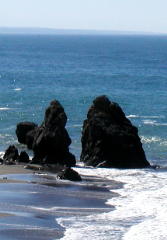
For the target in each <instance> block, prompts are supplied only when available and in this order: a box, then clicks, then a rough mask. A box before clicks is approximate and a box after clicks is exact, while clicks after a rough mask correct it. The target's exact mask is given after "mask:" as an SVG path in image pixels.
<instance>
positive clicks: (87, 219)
mask: <svg viewBox="0 0 167 240" xmlns="http://www.w3.org/2000/svg"><path fill="white" fill-rule="evenodd" d="M77 171H78V172H79V173H80V174H84V175H91V176H98V177H99V176H101V177H102V178H107V179H110V180H111V179H114V180H115V181H119V182H123V183H124V187H123V188H119V189H114V190H113V189H111V191H112V192H113V191H114V192H116V193H118V194H119V195H118V196H117V197H113V198H111V199H108V201H107V204H108V205H109V206H110V205H112V206H115V210H113V211H110V212H107V213H102V214H92V215H89V216H73V217H68V216H66V217H63V218H59V219H58V223H59V224H60V225H61V226H63V227H65V229H66V231H65V235H64V237H63V238H62V239H63V240H67V239H68V240H72V239H73V240H77V239H88V240H91V239H95V240H120V239H123V240H134V239H135V240H138V239H143V240H146V239H147V240H152V239H159V240H163V239H166V235H167V230H166V224H167V221H166V214H167V188H166V185H167V175H166V172H160V171H158V170H157V171H155V170H151V169H146V170H119V169H91V168H89V169H88V168H87V169H86V168H85V169H84V168H78V169H77ZM157 222H158V223H159V224H157Z"/></svg>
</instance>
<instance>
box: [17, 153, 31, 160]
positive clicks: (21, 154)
mask: <svg viewBox="0 0 167 240" xmlns="http://www.w3.org/2000/svg"><path fill="white" fill-rule="evenodd" d="M17 161H18V162H20V163H29V162H30V159H29V156H28V154H27V153H26V152H25V151H21V152H20V155H19V157H18V159H17Z"/></svg>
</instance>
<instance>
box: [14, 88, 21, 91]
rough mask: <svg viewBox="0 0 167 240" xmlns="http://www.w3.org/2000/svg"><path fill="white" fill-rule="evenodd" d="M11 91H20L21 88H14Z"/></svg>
mask: <svg viewBox="0 0 167 240" xmlns="http://www.w3.org/2000/svg"><path fill="white" fill-rule="evenodd" d="M13 90H14V91H21V90H22V88H14V89H13Z"/></svg>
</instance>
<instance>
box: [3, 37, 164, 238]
mask: <svg viewBox="0 0 167 240" xmlns="http://www.w3.org/2000/svg"><path fill="white" fill-rule="evenodd" d="M0 83H1V85H0V152H3V151H4V150H5V149H6V148H7V147H8V146H9V144H16V146H17V147H18V148H19V149H23V148H24V147H23V146H21V145H20V144H18V143H17V139H16V136H15V129H16V124H17V123H18V122H20V121H34V122H36V123H38V124H40V123H41V122H42V120H43V117H44V112H45V109H46V108H47V106H48V105H49V103H50V101H52V100H53V99H58V100H59V101H60V102H61V103H62V105H63V106H64V108H65V111H66V113H67V115H68V123H67V130H68V132H69V134H70V136H71V138H72V144H71V146H70V147H71V151H72V152H73V153H74V154H75V155H76V156H77V159H79V155H80V151H81V144H80V137H81V129H82V124H83V120H84V119H85V118H86V114H87V111H88V108H89V106H90V105H91V103H92V100H93V99H94V98H95V97H97V96H99V95H104V94H105V95H107V96H108V97H109V98H110V100H112V101H115V102H117V103H119V104H120V106H121V107H122V108H123V110H124V112H125V114H126V116H127V117H128V118H129V119H130V120H131V121H132V123H133V124H134V125H136V126H137V127H138V129H139V135H140V137H141V140H142V143H143V147H144V150H145V153H146V156H147V159H148V160H149V161H150V162H151V163H153V164H158V165H161V166H162V167H163V168H162V169H158V170H153V169H143V170H141V169H139V170H137V169H136V170H135V169H134V170H124V171H123V170H119V169H96V168H94V169H93V168H84V167H77V168H76V169H77V171H78V172H79V173H80V174H84V175H88V176H89V177H90V176H94V177H95V176H96V177H98V178H102V179H103V185H104V186H107V184H108V182H107V181H106V182H105V179H108V180H109V181H112V180H115V181H117V182H122V183H123V186H122V185H121V186H122V187H120V188H119V187H118V188H117V189H113V186H112V187H111V186H110V187H109V189H112V191H114V192H115V193H117V195H116V197H114V196H115V195H113V196H112V197H111V199H110V197H108V201H107V204H108V206H109V207H110V206H114V209H115V210H114V211H113V207H112V208H111V211H109V212H106V211H105V210H104V212H103V209H101V212H100V213H99V214H97V209H96V207H94V208H93V207H92V205H89V204H87V205H86V206H87V207H85V205H84V206H82V204H81V199H83V198H85V197H86V198H87V197H88V196H87V195H86V194H85V192H84V191H82V190H81V189H82V184H81V185H79V189H80V191H79V193H78V192H77V191H78V190H77V189H78V188H77V187H78V186H77V187H76V186H75V185H72V186H71V185H70V188H69V187H68V191H69V192H68V191H67V193H66V194H68V196H71V198H70V199H73V201H72V202H70V203H69V198H67V201H65V205H64V206H63V208H60V206H59V205H58V204H57V200H56V201H54V199H55V197H53V196H55V195H52V196H51V197H50V195H49V194H48V195H47V194H44V193H46V191H48V192H49V193H50V191H51V192H54V194H55V190H53V189H52V188H51V186H50V187H48V188H47V189H44V190H43V187H42V186H40V187H38V186H37V187H36V185H34V186H35V187H34V186H31V187H32V190H31V191H30V190H29V188H30V187H26V189H24V186H21V189H22V191H21V192H20V193H19V194H18V195H17V199H16V197H15V195H16V192H17V186H16V189H15V192H14V193H13V195H12V193H11V190H10V186H9V185H8V187H9V189H8V188H6V189H5V188H3V186H2V184H1V188H2V189H1V193H2V194H1V198H2V199H1V200H3V201H5V200H4V196H6V195H4V194H9V195H10V197H11V196H13V197H11V199H8V195H7V200H8V202H9V203H10V202H11V205H9V206H8V205H4V203H3V201H1V200H0V202H1V205H2V206H0V212H2V211H3V209H8V210H9V208H10V211H15V212H16V209H17V208H19V209H24V211H25V212H28V213H29V214H30V213H31V211H32V209H35V210H34V211H37V212H38V214H39V215H38V214H37V215H35V217H33V221H37V223H35V222H34V224H36V228H37V230H39V229H40V231H44V232H45V233H46V237H45V236H44V235H43V239H46V240H48V238H47V236H51V235H52V233H53V234H54V232H52V233H51V232H49V231H51V230H53V229H48V228H47V227H48V224H53V222H52V218H53V216H55V217H56V221H57V222H58V223H59V224H60V225H61V226H62V227H63V229H65V235H64V237H63V239H64V240H67V239H68V240H78V239H87V240H90V239H96V240H111V239H113V240H134V239H135V240H152V239H157V240H164V239H167V231H166V225H167V221H166V215H167V207H166V206H167V171H166V169H167V168H166V166H167V104H166V103H167V94H166V91H167V36H137V35H136V36H102V35H99V36H81V35H80V36H69V35H68V36H67V35H66V36H65V35H64V36H63V35H59V36H58V35H57V36H56V35H55V36H51V35H50V36H46V35H0ZM14 178H16V176H15V177H14ZM104 182H105V183H104ZM83 184H91V183H90V182H89V181H88V182H86V183H83ZM97 184H99V183H97ZM16 185H17V184H16ZM28 186H29V185H28ZM104 186H103V187H104ZM57 187H58V186H57ZM11 188H12V185H11ZM73 189H75V194H76V196H77V199H80V200H78V201H79V202H77V204H78V205H76V206H75V201H76V199H75V197H74V195H73V194H74V193H73V192H71V191H73ZM6 191H7V193H6ZM13 191H14V189H13ZM60 192H61V191H60ZM82 192H83V194H82ZM25 193H26V194H27V195H26V196H28V200H29V203H28V205H26V204H24V203H22V202H21V205H17V204H20V199H22V198H24V195H25ZM41 193H42V194H44V195H45V197H46V198H45V202H44V203H42V201H43V198H41ZM93 194H95V192H94V191H92V195H91V194H90V196H93ZM118 194H119V195H118ZM34 196H35V197H34ZM56 196H57V195H56ZM100 196H101V197H102V199H103V201H105V197H104V196H103V193H102V194H101V195H100ZM59 197H60V198H59ZM57 198H58V200H59V202H61V194H60V195H59V196H57ZM13 199H14V200H17V201H16V204H15V202H13ZM34 199H35V202H34ZM88 200H89V198H88ZM36 201H37V202H36ZM38 201H39V203H40V208H37V209H36V206H38ZM70 201H71V200H70ZM95 202H96V201H95ZM45 203H47V204H48V205H47V207H46V206H45ZM86 203H87V202H86ZM14 204H15V205H14ZM33 204H34V206H33ZM35 204H36V205H35ZM70 204H72V205H70ZM4 206H5V208H4ZM71 206H72V207H71ZM12 209H14V210H12ZM66 211H67V212H68V214H65V213H66ZM98 211H99V209H98ZM85 212H87V213H88V212H89V214H88V216H85ZM28 213H27V214H28ZM43 213H47V214H48V215H47V216H50V218H51V220H50V221H49V222H48V221H46V220H40V221H39V219H38V220H37V219H36V218H39V216H40V217H41V214H43ZM58 213H60V216H59V217H57V215H58ZM33 216H34V215H33ZM23 217H25V216H23ZM26 217H27V216H26ZM15 218H16V219H17V221H18V223H19V224H18V225H17V226H16V225H14V224H13V222H12V217H11V219H10V218H8V219H6V221H5V222H4V220H3V219H2V221H0V231H1V230H3V228H5V229H6V228H7V229H8V228H12V229H13V230H12V231H11V233H13V231H14V232H15V230H17V231H18V232H17V234H16V235H15V236H16V239H20V238H17V237H18V236H19V234H20V233H22V231H24V230H25V229H29V230H33V231H34V233H33V235H32V236H33V237H34V238H32V239H37V235H36V233H37V232H36V231H35V229H34V228H33V229H31V227H30V226H29V224H26V225H24V223H22V217H21V218H20V217H19V213H18V216H16V217H15ZM34 218H35V220H34ZM10 221H11V222H10ZM24 221H26V222H27V221H30V222H31V219H30V220H27V218H26V220H25V219H24ZM41 222H42V223H41ZM9 223H10V224H9ZM38 225H40V228H39V226H38ZM44 226H45V227H44ZM56 226H57V225H56V224H55V227H56ZM34 227H35V226H34ZM51 227H53V226H52V225H51ZM17 228H19V229H21V230H20V231H21V232H19V230H18V229H17ZM53 228H54V227H53ZM27 231H28V230H27ZM1 233H2V232H0V234H1ZM8 233H10V232H8V231H5V233H3V234H8ZM28 234H29V233H28ZM40 234H41V236H42V233H41V232H40ZM5 236H7V235H5ZM20 236H22V235H20ZM4 239H5V240H6V239H7V240H8V239H9V238H8V236H7V238H4ZM12 239H13V238H12ZM51 239H52V238H51ZM56 239H57V238H56Z"/></svg>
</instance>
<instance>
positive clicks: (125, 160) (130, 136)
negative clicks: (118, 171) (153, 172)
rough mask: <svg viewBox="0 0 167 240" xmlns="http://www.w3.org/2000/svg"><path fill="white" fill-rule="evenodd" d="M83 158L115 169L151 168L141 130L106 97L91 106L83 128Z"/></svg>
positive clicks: (93, 164)
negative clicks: (143, 145) (140, 133)
mask: <svg viewBox="0 0 167 240" xmlns="http://www.w3.org/2000/svg"><path fill="white" fill-rule="evenodd" d="M81 142H82V153H81V161H83V162H84V163H85V164H86V165H88V166H96V167H97V166H98V167H113V168H145V167H150V164H149V162H148V161H147V160H146V156H145V153H144V150H143V148H142V143H141V141H140V138H139V136H138V129H137V128H136V127H135V126H133V125H132V123H131V122H130V120H129V119H127V118H126V116H125V114H124V112H123V111H122V109H121V107H120V106H119V105H118V104H117V103H115V102H111V101H110V100H109V99H108V98H107V97H106V96H100V97H97V98H96V99H95V100H94V101H93V104H92V106H91V107H90V109H89V111H88V114H87V119H86V120H85V121H84V124H83V131H82V139H81Z"/></svg>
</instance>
